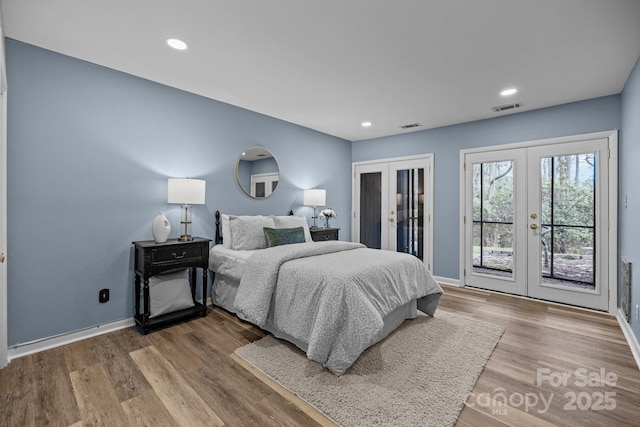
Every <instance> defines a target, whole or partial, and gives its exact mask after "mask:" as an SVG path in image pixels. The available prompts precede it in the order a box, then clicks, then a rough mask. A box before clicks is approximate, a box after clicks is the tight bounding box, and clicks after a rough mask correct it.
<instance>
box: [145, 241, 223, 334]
mask: <svg viewBox="0 0 640 427" xmlns="http://www.w3.org/2000/svg"><path fill="white" fill-rule="evenodd" d="M209 242H211V240H210V239H203V238H201V237H194V238H193V240H190V241H186V242H184V241H180V240H178V239H169V240H167V241H166V242H164V243H155V242H154V241H153V240H145V241H138V242H133V245H134V246H135V263H134V269H135V306H136V314H135V321H136V327H137V328H138V330H139V331H140V332H142V333H143V334H147V333H148V332H151V331H153V330H156V329H160V328H164V327H166V326H169V325H171V324H174V323H178V322H182V321H185V320H189V319H193V318H195V317H205V316H206V315H207V307H206V301H207V269H208V268H209ZM180 268H191V280H190V282H191V297H192V298H193V300H194V306H193V307H189V308H186V309H184V310H178V311H174V312H172V313H167V314H163V315H159V316H157V317H154V318H149V312H150V298H149V278H150V277H151V276H155V275H156V274H160V273H163V272H165V271H169V270H176V269H180ZM198 268H201V269H202V301H203V302H202V303H199V302H198V301H196V300H195V298H196V269H198ZM141 282H142V286H141ZM141 292H142V300H143V307H142V310H143V311H142V312H140V297H141V294H140V293H141Z"/></svg>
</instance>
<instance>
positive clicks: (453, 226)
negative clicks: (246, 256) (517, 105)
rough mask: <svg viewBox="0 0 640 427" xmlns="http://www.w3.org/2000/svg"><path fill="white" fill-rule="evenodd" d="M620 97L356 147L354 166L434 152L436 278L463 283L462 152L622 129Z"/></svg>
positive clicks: (464, 124)
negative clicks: (461, 256)
mask: <svg viewBox="0 0 640 427" xmlns="http://www.w3.org/2000/svg"><path fill="white" fill-rule="evenodd" d="M620 110H621V106H620V96H619V95H614V96H607V97H603V98H597V99H592V100H588V101H582V102H575V103H571V104H565V105H559V106H556V107H551V108H545V109H540V110H535V111H529V112H524V113H518V114H512V115H508V116H502V117H498V118H494V119H487V120H481V121H476V122H469V123H462V124H459V125H454V126H447V127H442V128H437V129H430V130H424V131H420V132H414V133H409V134H404V135H397V136H389V137H385V138H378V139H371V140H366V141H357V142H353V143H352V153H351V158H352V160H353V161H354V162H359V161H365V160H375V159H383V158H392V157H401V156H410V155H417V154H426V153H434V172H435V174H434V187H435V194H434V224H433V225H434V245H433V246H434V256H433V263H434V266H433V267H434V268H433V273H434V275H436V276H441V277H446V278H452V279H459V268H460V264H459V263H460V248H459V246H460V244H459V235H460V233H459V227H460V213H459V212H460V200H459V199H460V197H459V194H460V182H459V181H460V180H459V174H460V150H462V149H467V148H476V147H484V146H491V145H500V144H507V143H514V142H523V141H533V140H538V139H545V138H555V137H560V136H567V135H577V134H583V133H590V132H599V131H607V130H612V129H620V123H621V122H620V116H621V113H620Z"/></svg>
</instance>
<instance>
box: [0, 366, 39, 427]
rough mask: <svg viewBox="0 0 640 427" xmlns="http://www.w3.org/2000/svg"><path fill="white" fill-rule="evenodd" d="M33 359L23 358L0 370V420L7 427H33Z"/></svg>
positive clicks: (34, 402) (34, 389)
mask: <svg viewBox="0 0 640 427" xmlns="http://www.w3.org/2000/svg"><path fill="white" fill-rule="evenodd" d="M32 361H33V357H32V356H25V357H21V358H20V359H16V360H14V361H12V362H11V364H10V365H9V366H8V367H6V368H4V369H0V414H1V416H0V419H2V420H4V422H5V423H6V425H7V426H20V425H35V406H36V404H37V402H36V401H35V395H36V393H35V391H36V387H35V378H34V369H33V363H32Z"/></svg>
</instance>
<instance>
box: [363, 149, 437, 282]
mask: <svg viewBox="0 0 640 427" xmlns="http://www.w3.org/2000/svg"><path fill="white" fill-rule="evenodd" d="M409 160H425V161H426V163H427V170H426V171H425V186H424V188H425V193H427V192H428V194H429V197H426V198H425V201H424V213H425V225H424V233H425V237H428V238H425V239H424V252H425V254H424V260H423V262H424V264H425V265H426V266H427V269H429V271H431V272H433V206H434V199H433V192H434V184H433V181H434V179H433V176H434V155H433V153H428V154H418V155H415V156H404V157H393V158H386V159H376V160H365V161H362V162H353V163H351V241H352V242H357V241H358V239H357V238H358V230H357V229H356V221H357V216H356V206H357V197H356V193H357V186H356V184H357V183H356V167H357V166H365V165H374V164H385V163H391V162H402V161H409ZM386 185H388V183H387V184H386Z"/></svg>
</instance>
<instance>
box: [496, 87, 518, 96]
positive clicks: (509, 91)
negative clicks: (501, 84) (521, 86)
mask: <svg viewBox="0 0 640 427" xmlns="http://www.w3.org/2000/svg"><path fill="white" fill-rule="evenodd" d="M516 92H518V89H515V88H510V89H505V90H503V91H502V92H500V95H502V96H509V95H513V94H514V93H516Z"/></svg>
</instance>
